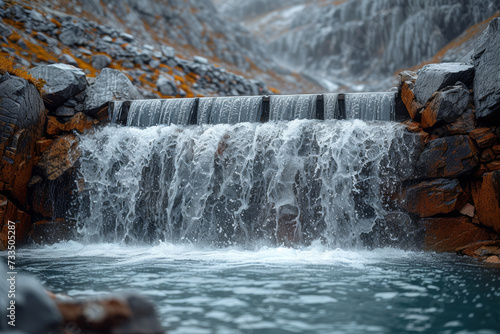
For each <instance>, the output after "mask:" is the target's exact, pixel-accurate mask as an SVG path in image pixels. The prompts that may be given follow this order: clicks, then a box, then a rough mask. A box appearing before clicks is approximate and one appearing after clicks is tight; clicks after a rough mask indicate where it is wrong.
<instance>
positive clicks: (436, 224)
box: [399, 19, 500, 263]
mask: <svg viewBox="0 0 500 334" xmlns="http://www.w3.org/2000/svg"><path fill="white" fill-rule="evenodd" d="M499 25H500V19H494V20H493V21H492V22H491V23H490V25H489V26H488V28H487V29H486V30H485V32H484V33H483V34H482V35H481V37H480V39H479V41H478V43H477V44H476V47H475V50H474V54H473V59H472V61H471V62H470V63H442V64H430V65H426V66H424V67H423V68H422V69H421V70H420V71H418V72H417V73H413V72H408V71H404V72H402V73H400V79H401V80H400V81H401V82H400V86H399V91H400V95H401V99H402V101H403V103H404V105H405V106H406V108H407V110H408V114H409V115H410V117H411V120H409V121H407V122H406V124H407V125H408V127H409V129H410V130H411V131H413V132H416V133H419V134H420V135H421V138H422V140H423V143H424V147H423V150H422V152H421V154H420V157H419V159H418V161H417V165H416V174H415V175H414V178H413V179H412V180H410V181H407V182H406V184H405V186H404V187H403V191H402V193H401V196H400V205H401V207H402V208H403V209H405V210H406V211H408V212H410V213H412V214H414V215H415V216H416V217H418V219H420V222H421V224H423V225H425V226H426V230H427V232H426V237H425V241H424V246H425V248H426V249H427V250H434V251H445V252H449V251H458V252H460V253H463V254H467V255H472V256H476V257H481V258H484V259H486V260H487V261H488V262H494V263H500V258H499V257H498V256H499V255H500V99H499V97H500V96H499V95H498V94H499V92H500V80H499V79H500V57H499V56H498V50H499V46H500V44H499V43H500V34H499V33H498V30H499V28H500V26H499Z"/></svg>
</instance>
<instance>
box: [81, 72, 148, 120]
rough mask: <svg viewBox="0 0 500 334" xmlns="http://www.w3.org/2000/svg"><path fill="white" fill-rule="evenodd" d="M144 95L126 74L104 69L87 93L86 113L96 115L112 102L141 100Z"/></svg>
mask: <svg viewBox="0 0 500 334" xmlns="http://www.w3.org/2000/svg"><path fill="white" fill-rule="evenodd" d="M140 99H142V95H141V94H140V93H139V92H138V91H137V89H136V88H135V86H134V85H133V84H132V83H131V82H130V80H129V79H128V78H127V76H126V75H125V74H123V73H122V72H120V71H118V70H114V69H111V68H104V69H103V70H102V71H101V73H100V74H99V76H98V77H97V78H96V80H95V82H94V84H92V85H91V86H90V87H89V88H88V89H87V91H86V93H85V101H84V112H85V113H86V114H87V115H91V116H92V115H95V114H96V113H97V112H98V111H99V110H101V109H102V108H104V107H106V106H107V104H108V102H111V101H124V100H140Z"/></svg>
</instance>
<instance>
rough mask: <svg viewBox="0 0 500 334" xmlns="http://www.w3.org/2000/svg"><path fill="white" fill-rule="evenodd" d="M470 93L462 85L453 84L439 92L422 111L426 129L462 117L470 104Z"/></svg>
mask: <svg viewBox="0 0 500 334" xmlns="http://www.w3.org/2000/svg"><path fill="white" fill-rule="evenodd" d="M469 99H470V93H469V91H468V90H467V89H464V88H463V87H462V86H452V87H449V88H445V89H443V90H442V91H439V92H437V93H436V94H435V95H434V97H433V98H432V100H431V102H430V103H429V104H428V105H427V108H425V110H424V111H423V113H422V127H423V128H424V129H426V128H430V127H433V126H435V125H436V124H439V123H451V122H453V121H455V120H456V119H457V118H458V117H460V116H461V115H462V114H463V113H464V111H465V110H466V109H467V106H468V105H469Z"/></svg>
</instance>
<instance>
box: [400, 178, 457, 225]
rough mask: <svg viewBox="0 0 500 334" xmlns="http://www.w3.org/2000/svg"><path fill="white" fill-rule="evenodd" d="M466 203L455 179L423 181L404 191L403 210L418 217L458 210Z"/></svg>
mask: <svg viewBox="0 0 500 334" xmlns="http://www.w3.org/2000/svg"><path fill="white" fill-rule="evenodd" d="M466 202H467V194H466V193H465V192H464V191H463V190H462V188H461V187H460V183H459V182H458V180H455V179H452V180H450V179H435V180H432V181H423V182H420V183H418V184H416V185H413V186H411V187H408V188H407V189H405V191H404V198H403V202H402V206H403V208H404V209H405V210H406V211H408V212H410V213H414V214H416V215H418V216H420V217H431V216H435V215H437V214H442V213H450V212H453V211H458V210H460V209H461V208H462V207H463V206H464V204H465V203H466Z"/></svg>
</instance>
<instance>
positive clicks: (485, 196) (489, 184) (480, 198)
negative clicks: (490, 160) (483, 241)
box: [473, 171, 500, 233]
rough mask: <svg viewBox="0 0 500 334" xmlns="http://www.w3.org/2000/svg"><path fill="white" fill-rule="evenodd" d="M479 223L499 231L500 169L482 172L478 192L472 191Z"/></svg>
mask: <svg viewBox="0 0 500 334" xmlns="http://www.w3.org/2000/svg"><path fill="white" fill-rule="evenodd" d="M473 199H474V205H475V206H476V210H477V216H478V218H479V221H480V222H481V224H483V225H485V226H488V227H490V228H492V229H493V230H495V231H496V232H498V233H500V171H495V172H491V173H486V174H483V182H482V184H481V188H480V190H479V192H473Z"/></svg>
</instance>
